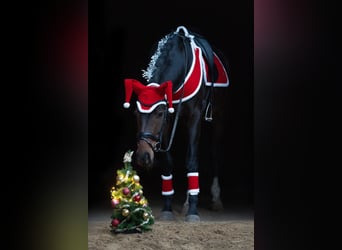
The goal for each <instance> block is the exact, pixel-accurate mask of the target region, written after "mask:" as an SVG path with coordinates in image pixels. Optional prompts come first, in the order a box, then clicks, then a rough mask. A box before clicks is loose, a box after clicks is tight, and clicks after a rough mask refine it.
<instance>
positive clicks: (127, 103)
mask: <svg viewBox="0 0 342 250" xmlns="http://www.w3.org/2000/svg"><path fill="white" fill-rule="evenodd" d="M123 106H124V108H126V109H128V108H129V106H131V105H130V104H129V102H125V103H124V104H123Z"/></svg>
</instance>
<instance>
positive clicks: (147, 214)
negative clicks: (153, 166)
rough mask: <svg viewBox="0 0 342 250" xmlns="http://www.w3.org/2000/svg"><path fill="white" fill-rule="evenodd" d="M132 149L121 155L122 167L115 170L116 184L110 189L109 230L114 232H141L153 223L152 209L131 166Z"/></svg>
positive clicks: (148, 228)
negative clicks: (110, 210) (111, 212)
mask: <svg viewBox="0 0 342 250" xmlns="http://www.w3.org/2000/svg"><path fill="white" fill-rule="evenodd" d="M132 155H133V151H130V150H129V151H128V152H126V153H125V155H124V157H123V163H124V168H122V169H119V170H117V172H116V173H117V176H116V186H115V187H112V188H111V189H110V192H109V193H110V198H111V207H112V208H113V214H112V216H111V218H112V220H111V223H110V228H111V231H112V232H114V233H124V232H143V231H148V230H151V228H150V226H151V225H152V224H154V216H153V215H152V210H151V208H150V207H149V206H148V201H147V199H146V198H145V197H144V195H143V187H142V185H141V184H140V177H139V176H138V175H137V173H136V171H135V170H134V169H133V168H132V165H131V161H132Z"/></svg>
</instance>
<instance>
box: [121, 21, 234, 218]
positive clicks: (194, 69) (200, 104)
mask: <svg viewBox="0 0 342 250" xmlns="http://www.w3.org/2000/svg"><path fill="white" fill-rule="evenodd" d="M142 76H143V77H144V78H145V79H146V81H147V83H146V84H144V83H142V82H140V81H138V80H136V79H125V81H124V82H125V90H126V96H125V103H124V107H125V108H128V107H129V106H130V103H129V102H130V99H131V96H132V93H135V94H136V96H137V101H136V105H137V106H136V115H137V129H138V130H137V148H136V150H135V151H134V154H133V164H134V165H136V166H142V167H147V168H150V167H152V166H153V165H154V163H155V157H158V160H159V162H161V166H162V169H161V171H162V174H161V182H162V196H163V198H164V207H163V209H162V211H161V218H162V219H172V218H173V214H172V206H171V201H172V197H173V195H174V189H173V183H172V181H173V176H172V170H173V160H172V155H171V153H170V148H171V146H172V143H173V139H174V136H175V133H176V131H179V130H183V129H186V131H187V138H184V139H185V140H186V141H185V143H187V144H186V145H188V146H187V152H186V159H185V167H186V171H187V180H188V188H187V201H186V203H185V205H187V213H186V217H185V220H186V221H199V220H200V217H199V214H198V210H197V205H198V195H199V191H200V188H199V152H198V151H199V142H200V135H201V126H202V125H201V124H202V121H203V119H204V121H208V122H210V123H211V124H212V126H213V127H212V128H213V129H212V144H211V145H208V146H207V152H208V154H209V153H212V154H213V155H212V159H213V164H212V166H208V167H210V169H211V170H212V171H213V174H212V176H213V177H214V178H213V181H212V185H211V193H212V202H213V204H212V207H213V208H214V209H220V208H222V202H221V199H220V186H219V167H218V165H219V163H220V161H219V159H220V158H219V157H222V156H223V155H224V153H223V152H222V149H223V148H224V141H223V140H224V139H223V138H224V137H223V136H222V135H223V132H224V125H223V122H222V120H223V119H226V118H225V117H224V116H225V114H224V110H225V100H226V98H227V97H226V95H225V91H226V89H227V88H226V87H227V86H228V85H229V79H228V73H227V66H226V63H225V61H224V58H223V57H222V56H221V55H220V54H219V52H218V51H217V50H216V49H214V48H213V46H211V45H210V44H209V42H208V41H207V40H206V39H205V38H204V37H202V36H201V35H198V34H196V33H193V32H189V31H188V29H187V28H185V27H184V26H179V27H178V28H177V29H176V30H175V31H174V32H171V33H169V34H167V35H166V36H165V37H163V38H162V39H161V40H160V41H159V42H158V44H156V50H155V51H154V54H153V55H152V57H151V61H150V63H149V65H148V67H147V69H146V70H143V74H142ZM179 120H181V121H183V123H182V124H183V125H184V127H180V126H179V127H177V125H178V121H179ZM173 146H175V147H176V145H173ZM221 163H222V161H221Z"/></svg>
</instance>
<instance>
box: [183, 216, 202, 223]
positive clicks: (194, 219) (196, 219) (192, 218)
mask: <svg viewBox="0 0 342 250" xmlns="http://www.w3.org/2000/svg"><path fill="white" fill-rule="evenodd" d="M185 221H186V222H199V221H200V217H199V216H198V215H197V214H189V215H187V216H186V217H185Z"/></svg>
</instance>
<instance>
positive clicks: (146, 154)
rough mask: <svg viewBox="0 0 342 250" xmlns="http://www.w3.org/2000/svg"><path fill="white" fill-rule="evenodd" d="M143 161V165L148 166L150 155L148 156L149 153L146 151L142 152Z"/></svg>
mask: <svg viewBox="0 0 342 250" xmlns="http://www.w3.org/2000/svg"><path fill="white" fill-rule="evenodd" d="M143 161H144V163H145V166H149V165H150V164H151V157H150V154H149V153H148V152H146V153H145V154H144V158H143Z"/></svg>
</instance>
